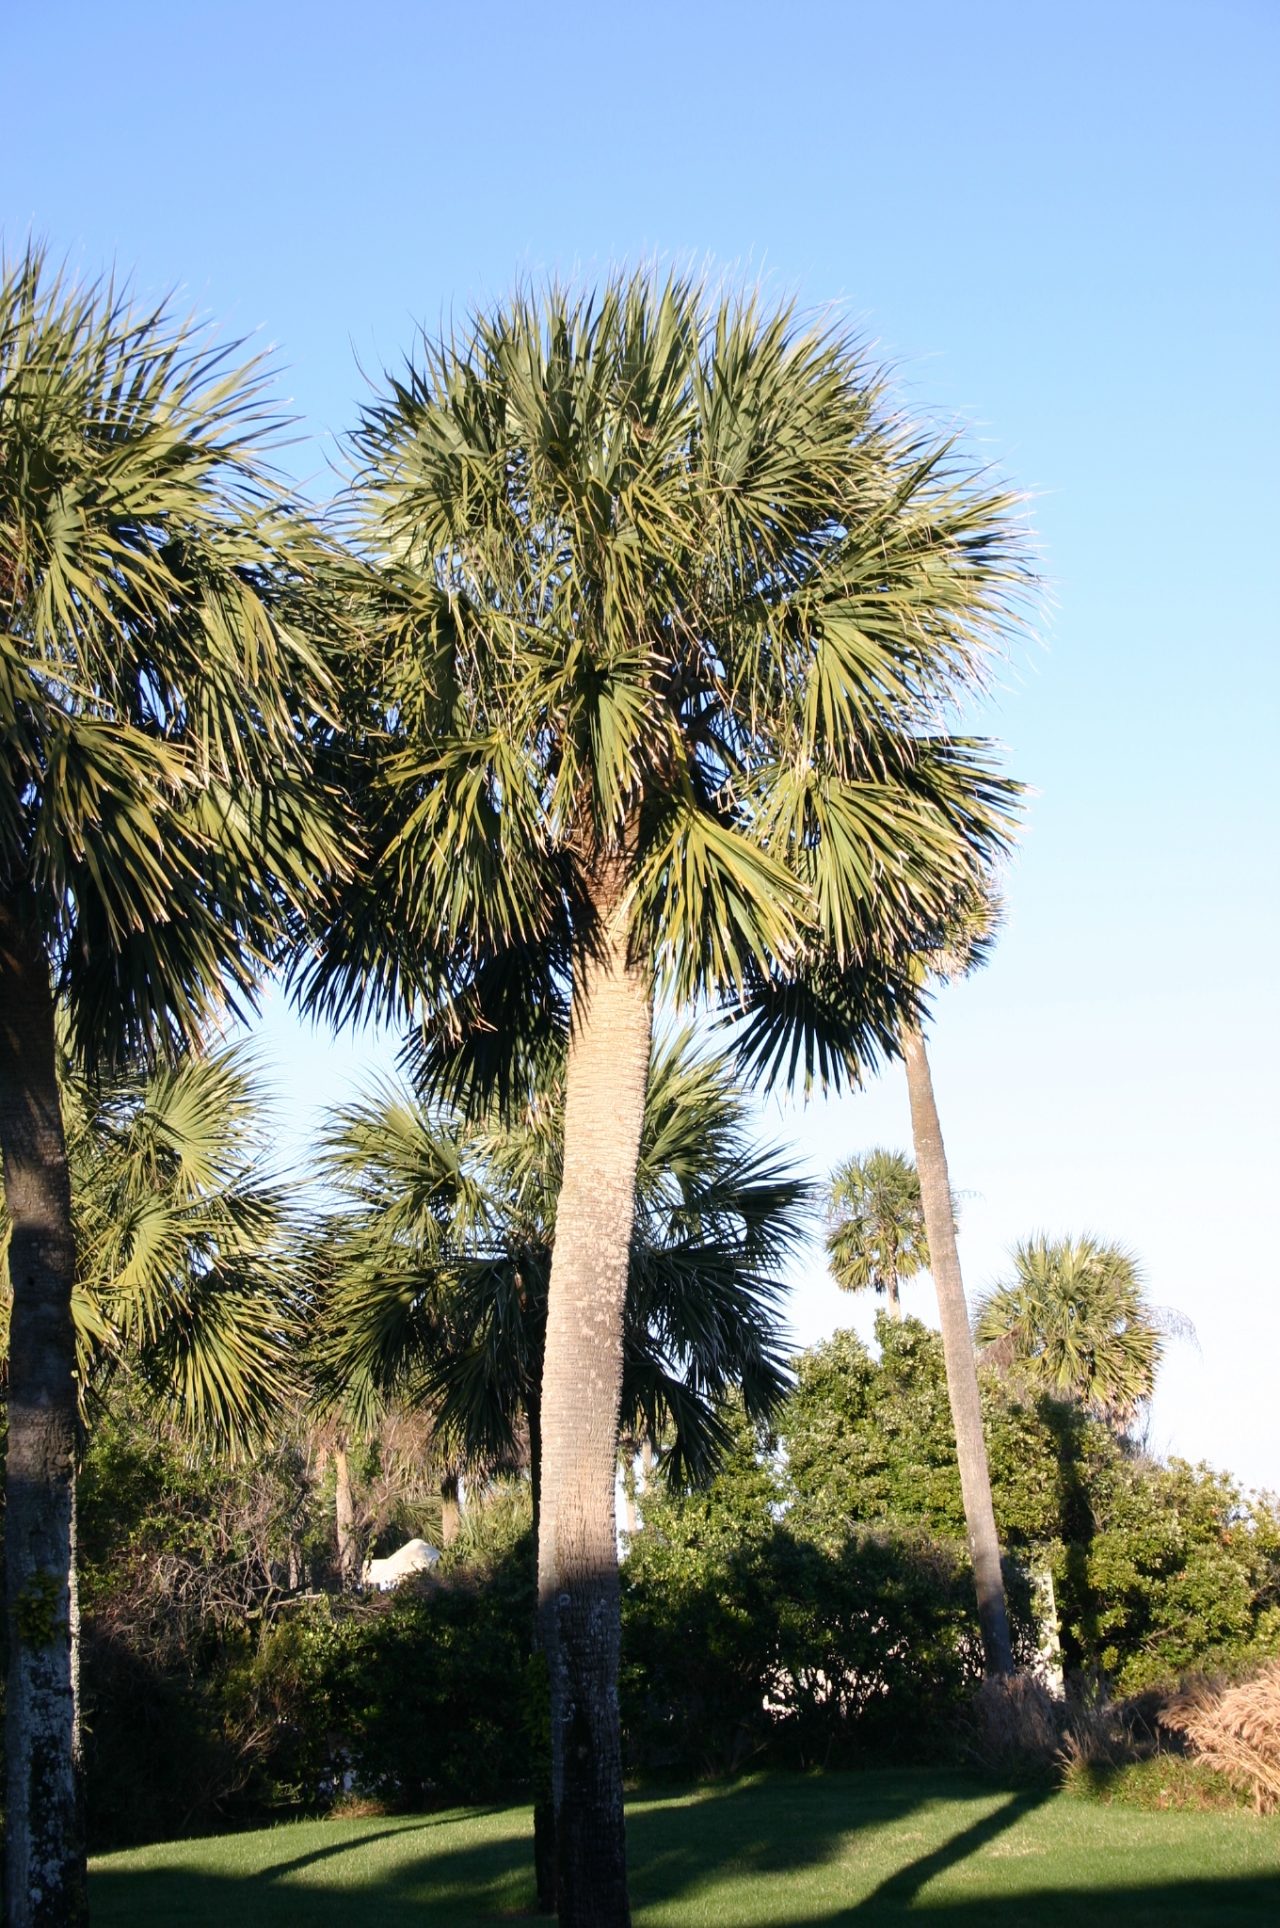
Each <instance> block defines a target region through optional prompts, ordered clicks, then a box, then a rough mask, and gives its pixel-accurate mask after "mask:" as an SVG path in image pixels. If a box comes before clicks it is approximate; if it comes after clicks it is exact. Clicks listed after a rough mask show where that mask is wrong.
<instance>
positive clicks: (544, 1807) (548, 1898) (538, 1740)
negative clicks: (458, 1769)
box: [527, 1390, 556, 1915]
mask: <svg viewBox="0 0 1280 1928" xmlns="http://www.w3.org/2000/svg"><path fill="white" fill-rule="evenodd" d="M527 1408H528V1420H529V1486H530V1497H531V1499H532V1501H533V1544H534V1547H535V1549H536V1548H537V1547H538V1546H540V1545H541V1539H542V1535H541V1530H540V1529H541V1520H542V1407H541V1403H540V1400H539V1395H538V1393H537V1391H536V1390H534V1391H531V1392H530V1393H529V1396H528V1402H527ZM534 1559H535V1561H536V1559H537V1553H536V1551H535V1554H534ZM531 1652H532V1653H533V1656H534V1658H535V1660H536V1659H537V1657H538V1655H539V1654H540V1653H541V1652H542V1615H541V1613H540V1611H539V1609H538V1607H537V1605H536V1603H535V1606H534V1610H533V1640H532V1643H531ZM539 1711H540V1715H541V1716H545V1712H546V1703H545V1701H544V1702H543V1703H542V1707H541V1709H540V1710H539ZM546 1748H547V1736H546V1735H545V1734H544V1732H543V1731H542V1728H541V1726H540V1725H539V1726H538V1727H537V1728H536V1729H535V1732H534V1733H533V1734H531V1736H530V1756H531V1760H532V1765H533V1875H534V1882H535V1884H536V1887H537V1897H538V1899H537V1909H538V1913H539V1914H541V1915H553V1914H554V1913H555V1911H556V1815H555V1806H554V1803H553V1801H552V1798H551V1760H550V1756H549V1754H548V1753H547V1751H546Z"/></svg>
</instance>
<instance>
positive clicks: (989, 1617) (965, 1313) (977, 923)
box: [901, 879, 1013, 1675]
mask: <svg viewBox="0 0 1280 1928" xmlns="http://www.w3.org/2000/svg"><path fill="white" fill-rule="evenodd" d="M1000 914H1001V911H1000V903H999V900H998V898H997V897H996V896H995V894H994V892H993V890H992V889H991V886H990V883H989V881H988V880H986V879H979V880H978V882H977V883H976V885H975V887H973V888H971V889H967V890H965V891H963V892H961V893H960V895H959V896H958V897H957V898H956V900H955V902H954V903H953V904H952V906H951V908H950V910H949V912H948V914H947V916H946V917H945V918H944V919H943V920H942V921H941V922H940V923H936V924H934V925H932V926H931V927H929V929H928V931H927V932H926V934H925V935H924V937H923V938H921V939H920V940H918V942H917V945H916V948H915V951H914V954H913V958H912V965H913V969H914V970H915V973H916V976H917V981H918V982H919V983H920V984H921V985H922V986H923V985H924V984H925V983H927V982H928V981H929V980H930V979H933V980H935V981H938V982H942V983H949V982H950V981H951V980H952V979H953V978H956V977H964V976H967V975H968V974H969V972H971V971H974V970H976V969H978V967H979V966H980V965H981V964H983V963H984V962H985V961H986V959H987V956H988V955H989V953H990V950H991V946H992V944H993V943H994V941H995V935H996V931H997V929H998V927H999V922H1000ZM901 1048H902V1058H903V1063H904V1065H905V1068H906V1074H907V1095H908V1098H909V1100H910V1104H911V1135H912V1138H913V1141H914V1144H915V1154H916V1168H917V1171H918V1173H919V1180H920V1199H921V1205H922V1207H923V1211H924V1221H925V1226H926V1230H927V1233H928V1240H929V1251H930V1254H931V1257H930V1265H929V1269H930V1271H931V1273H932V1274H933V1283H934V1289H935V1291H936V1293H937V1297H938V1323H939V1325H940V1327H941V1328H942V1352H943V1360H944V1362H945V1365H946V1373H947V1398H948V1401H949V1403H950V1406H951V1423H952V1425H953V1426H954V1428H955V1435H956V1461H957V1464H958V1466H959V1470H960V1493H961V1498H962V1500H963V1503H964V1518H965V1530H966V1534H967V1537H968V1541H969V1558H970V1561H971V1563H972V1566H973V1578H974V1588H975V1591H976V1593H977V1597H978V1622H979V1625H980V1626H981V1628H982V1646H983V1653H984V1657H985V1660H986V1667H987V1672H988V1673H989V1674H995V1675H1004V1674H1011V1673H1012V1672H1013V1644H1012V1641H1011V1639H1010V1636H1009V1612H1008V1607H1007V1604H1006V1601H1005V1593H1004V1573H1003V1570H1002V1567H1001V1563H1000V1537H999V1534H998V1533H997V1531H996V1516H995V1507H994V1504H993V1502H992V1497H991V1473H990V1469H989V1467H988V1465H987V1444H986V1438H985V1436H984V1434H983V1430H982V1401H981V1397H980V1394H979V1390H978V1368H977V1362H976V1360H975V1358H974V1352H973V1335H972V1333H971V1331H970V1328H969V1308H968V1305H967V1303H966V1301H965V1295H964V1278H963V1276H962V1274H961V1271H960V1251H959V1248H958V1246H957V1244H956V1215H955V1200H954V1194H953V1192H952V1190H951V1174H950V1170H949V1168H948V1165H947V1152H946V1146H945V1145H944V1143H943V1139H942V1124H941V1121H940V1119H939V1117H938V1105H937V1100H936V1098H935V1096H934V1090H933V1074H932V1072H931V1070H930V1067H929V1054H928V1051H927V1049H926V1046H925V1039H924V1024H923V1020H922V1018H921V1017H911V1018H908V1019H907V1020H906V1021H905V1022H904V1024H903V1027H902V1039H901Z"/></svg>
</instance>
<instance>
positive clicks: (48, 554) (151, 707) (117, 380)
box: [0, 253, 339, 1062]
mask: <svg viewBox="0 0 1280 1928" xmlns="http://www.w3.org/2000/svg"><path fill="white" fill-rule="evenodd" d="M273 428H274V422H273V420H272V418H271V417H270V415H269V414H268V413H267V412H266V410H265V407H264V371H263V370H262V369H261V367H257V366H254V365H252V364H251V365H249V366H248V367H243V368H242V367H237V366H235V365H234V364H233V363H232V362H231V361H230V360H229V359H228V352H227V350H226V349H225V348H218V347H215V346H214V345H212V344H211V343H210V342H208V341H207V340H206V339H203V338H202V337H201V336H200V335H199V334H193V333H192V332H191V331H190V329H189V328H187V327H185V326H184V325H183V324H181V323H179V322H177V321H175V320H174V319H173V318H172V317H171V316H170V315H169V314H168V313H167V312H166V311H165V310H164V309H163V308H159V309H155V310H138V309H136V308H134V307H133V306H131V305H130V303H129V301H128V300H127V298H126V297H124V296H123V295H121V294H120V293H118V291H116V290H115V289H114V288H111V287H106V288H101V287H100V288H91V289H88V290H80V289H76V288H73V287H70V286H68V285H66V284H65V283H64V282H63V281H62V280H61V278H60V277H59V276H57V275H54V274H51V273H50V272H49V270H48V267H47V264H46V263H45V261H44V260H43V258H42V257H41V256H40V255H39V254H38V253H31V254H29V255H28V256H27V257H26V258H25V259H24V260H23V261H22V262H20V263H19V264H18V265H17V266H16V267H15V268H14V269H12V270H11V271H10V272H8V273H7V274H6V275H5V277H4V280H3V284H2V285H0V611H2V612H3V621H2V622H0V894H5V895H8V894H12V893H19V894H20V895H21V896H22V898H23V899H24V916H25V918H26V919H27V921H28V922H29V923H30V924H31V926H32V927H33V929H34V931H35V933H37V935H38V940H39V942H40V944H41V946H42V948H44V949H45V950H46V952H47V954H48V956H49V959H50V961H51V963H52V965H53V969H54V971H55V973H56V976H57V980H58V990H59V1000H60V1003H61V1004H62V1006H63V1008H64V1012H65V1015H66V1018H67V1021H68V1024H69V1028H70V1031H71V1033H72V1038H73V1043H74V1046H75V1049H76V1051H77V1053H78V1054H79V1055H80V1056H81V1058H82V1059H83V1060H85V1061H89V1062H93V1061H97V1060H100V1059H105V1060H106V1061H107V1062H119V1061H121V1060H125V1059H127V1058H128V1057H129V1055H130V1054H131V1053H132V1052H136V1051H137V1050H139V1049H149V1048H151V1047H153V1046H154V1045H155V1043H156V1041H157V1040H158V1039H170V1038H181V1039H186V1040H189V1041H191V1042H193V1043H195V1042H198V1040H199V1037H200V1031H201V1021H202V1019H203V1016H204V1014H205V1013H206V1012H207V1011H208V1010H209V1009H210V1008H211V1007H212V1006H216V1005H218V1004H219V1003H220V1002H221V1001H222V999H223V998H224V996H225V995H227V994H228V993H230V994H231V995H232V996H233V997H235V996H236V995H237V994H238V995H241V996H243V995H244V994H245V993H247V992H248V991H249V990H250V988H251V986H252V984H253V982H254V980H255V978H256V977H257V976H258V974H259V973H260V970H261V967H262V963H263V961H264V959H265V958H266V957H267V956H268V955H269V954H270V953H271V952H272V951H273V950H274V949H276V948H277V946H278V944H279V938H280V931H281V924H282V917H283V914H284V911H285V909H286V908H287V907H288V906H289V905H290V904H292V905H293V906H294V907H295V908H296V907H298V906H300V905H301V903H302V902H303V901H305V899H306V897H307V895H308V894H309V892H310V890H311V889H312V888H313V887H314V883H315V880H316V877H317V875H318V873H319V872H320V871H321V870H323V869H324V868H326V867H327V866H328V865H330V864H332V863H336V862H338V861H339V847H338V843H337V840H336V837H335V834H334V830H333V826H332V823H331V821H329V820H328V819H327V818H326V814H325V812H324V811H323V810H322V808H321V807H320V803H319V801H318V800H317V799H316V797H315V796H314V794H313V793H312V791H311V789H310V787H309V782H308V774H307V762H306V755H305V742H304V737H305V726H307V725H309V724H310V723H311V721H312V720H313V718H314V717H315V715H316V713H317V711H320V710H323V708H324V705H325V704H326V702H327V701H328V690H329V685H328V680H327V676H326V673H325V671H324V670H323V668H322V666H321V663H320V660H319V658H318V656H317V654H316V652H315V649H314V648H313V646H312V644H311V643H310V642H309V641H308V639H307V635H306V624H307V622H308V620H309V618H310V617H312V616H314V614H315V610H316V607H317V604H316V603H315V600H314V598H311V597H309V595H308V589H309V585H310V583H311V581H312V572H313V570H314V568H315V566H316V565H317V564H318V563H319V562H321V561H322V560H323V558H324V551H323V550H322V548H321V545H320V543H319V541H318V538H317V537H316V536H315V535H314V533H313V532H312V531H311V530H310V529H309V527H308V525H307V524H306V522H305V521H304V519H303V518H301V517H300V516H298V515H297V514H296V513H295V512H294V511H293V510H292V509H291V508H290V506H289V504H288V503H287V502H286V501H285V500H284V499H283V498H282V496H281V495H280V493H279V490H278V489H277V488H276V487H275V485H274V484H273V482H272V481H271V478H270V476H269V473H268V471H267V470H266V469H265V468H264V467H263V464H262V460H261V450H260V445H261V443H262V440H263V437H264V436H267V435H269V434H270V433H271V432H272V430H273Z"/></svg>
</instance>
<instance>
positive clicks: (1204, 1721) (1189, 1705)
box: [1161, 1660, 1280, 1814]
mask: <svg viewBox="0 0 1280 1928" xmlns="http://www.w3.org/2000/svg"><path fill="white" fill-rule="evenodd" d="M1161 1724H1162V1725H1163V1726H1165V1727H1168V1728H1172V1729H1173V1730H1174V1731H1175V1732H1178V1733H1182V1734H1185V1735H1186V1737H1187V1739H1188V1740H1189V1741H1190V1742H1191V1745H1192V1747H1193V1748H1194V1749H1195V1751H1196V1753H1197V1754H1198V1755H1199V1757H1200V1759H1201V1760H1203V1761H1204V1762H1205V1764H1206V1766H1208V1767H1212V1768H1216V1769H1217V1770H1218V1772H1219V1773H1220V1774H1223V1775H1225V1776H1226V1778H1227V1779H1228V1780H1229V1781H1230V1782H1231V1783H1232V1785H1233V1786H1235V1787H1238V1788H1241V1789H1242V1790H1243V1791H1244V1792H1245V1793H1248V1794H1251V1795H1252V1796H1253V1802H1254V1806H1255V1807H1256V1808H1257V1810H1258V1812H1259V1813H1260V1814H1270V1813H1272V1812H1274V1810H1275V1809H1276V1807H1277V1806H1280V1660H1273V1661H1272V1662H1271V1663H1270V1664H1269V1665H1268V1666H1266V1667H1264V1668H1263V1669H1262V1670H1261V1672H1260V1673H1257V1674H1254V1675H1253V1677H1252V1678H1251V1679H1249V1680H1243V1681H1241V1682H1240V1684H1239V1686H1237V1687H1226V1688H1221V1687H1215V1686H1214V1685H1213V1684H1212V1683H1211V1682H1209V1681H1204V1680H1201V1681H1195V1682H1193V1683H1192V1684H1191V1685H1189V1686H1188V1687H1186V1688H1184V1689H1183V1691H1182V1692H1181V1693H1180V1694H1178V1695H1177V1696H1176V1698H1175V1699H1173V1700H1171V1701H1170V1702H1169V1705H1168V1706H1167V1707H1166V1708H1165V1710H1164V1713H1163V1714H1162V1715H1161Z"/></svg>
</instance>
